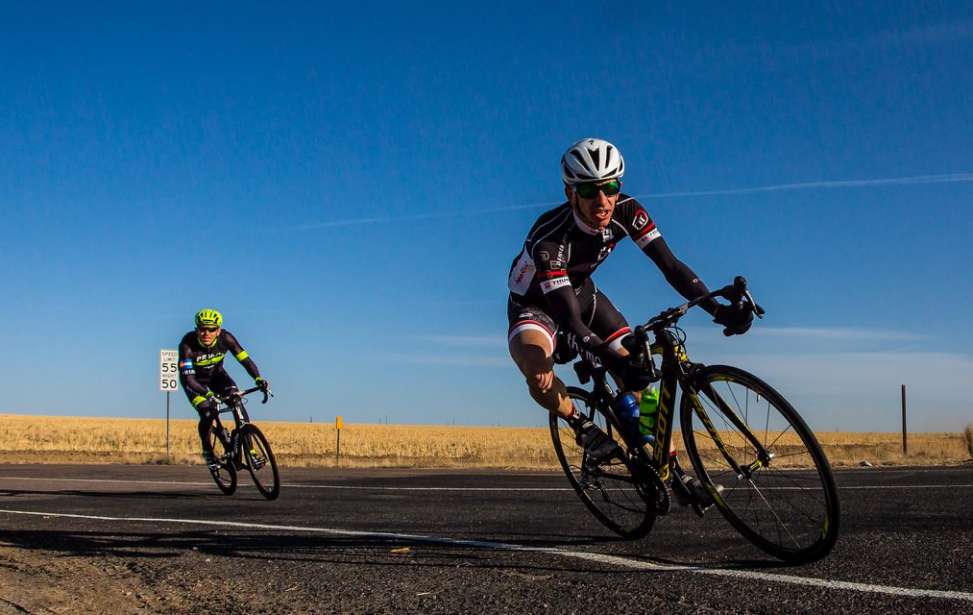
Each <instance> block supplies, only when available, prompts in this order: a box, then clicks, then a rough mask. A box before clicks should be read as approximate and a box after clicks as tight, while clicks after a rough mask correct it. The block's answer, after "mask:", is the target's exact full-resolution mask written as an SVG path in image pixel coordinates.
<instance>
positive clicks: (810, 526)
mask: <svg viewBox="0 0 973 615" xmlns="http://www.w3.org/2000/svg"><path fill="white" fill-rule="evenodd" d="M714 297H721V298H725V299H728V300H730V301H731V302H734V303H743V304H745V305H746V306H749V307H750V309H751V310H753V313H754V314H755V315H757V316H758V317H762V316H763V313H764V311H763V309H762V308H760V306H759V305H757V303H756V302H755V301H754V300H753V296H752V295H751V294H750V292H749V291H748V290H747V283H746V280H745V279H743V278H742V277H737V278H736V279H735V281H734V283H733V284H731V285H729V286H726V287H724V288H721V289H719V290H716V291H713V292H711V293H709V294H708V295H705V296H703V297H699V298H697V299H694V300H693V301H690V302H688V303H685V304H683V305H681V306H678V307H675V308H670V309H667V310H665V311H663V312H662V313H660V314H659V315H658V316H656V317H654V318H652V319H650V320H649V321H648V322H646V323H645V324H644V325H641V326H638V327H635V329H634V332H633V335H631V336H630V337H628V338H627V339H626V340H625V346H626V348H627V349H628V350H629V352H631V353H632V356H633V361H635V362H637V363H639V365H640V366H641V367H642V368H644V369H645V370H647V372H648V373H647V376H649V377H650V378H651V379H652V380H655V381H659V380H661V383H660V391H659V406H658V416H657V420H656V432H655V434H654V435H655V440H654V443H648V444H646V443H645V442H644V439H643V438H642V436H641V434H639V433H631V430H630V429H625V428H623V425H625V424H624V423H622V422H621V421H620V420H619V417H618V416H617V413H616V412H615V411H614V410H613V404H612V402H613V401H614V400H615V399H616V397H617V396H618V395H621V394H623V393H624V392H623V391H618V392H616V391H615V390H614V389H613V387H612V385H611V384H609V382H608V379H607V377H606V374H607V370H606V369H605V368H604V367H602V366H601V365H600V364H599V362H598V359H597V357H595V356H594V355H592V354H591V353H588V352H584V351H581V357H582V358H581V360H579V361H578V362H576V363H575V364H574V369H575V371H576V373H577V375H578V379H579V380H580V382H581V383H582V384H587V383H588V382H593V387H592V389H591V390H590V391H588V390H585V389H583V388H579V387H568V394H569V395H570V396H571V398H572V399H573V400H574V402H575V406H576V407H577V409H578V411H579V412H582V413H583V414H585V415H586V416H587V417H588V418H590V419H591V420H593V421H594V422H595V423H596V424H597V425H599V427H601V429H603V430H604V431H605V432H606V433H608V434H609V435H610V436H611V437H612V438H613V439H615V441H616V443H617V444H618V445H619V447H618V448H617V449H616V454H614V455H612V456H610V457H609V458H607V459H602V460H599V461H593V460H592V458H591V457H590V456H589V455H588V454H587V453H586V452H585V450H584V449H583V448H582V447H581V446H579V445H577V444H576V442H575V434H574V431H573V430H572V429H571V427H570V426H569V425H568V423H567V422H566V421H565V420H564V419H563V418H560V417H558V416H555V415H553V414H552V415H551V421H550V427H551V438H552V440H553V442H554V449H555V452H556V453H557V457H558V460H559V461H560V463H561V466H562V468H563V469H564V472H565V473H566V474H567V477H568V480H569V481H570V482H571V485H572V486H573V487H574V489H575V491H577V493H578V496H579V497H580V498H581V500H582V501H583V502H584V503H585V505H586V506H587V507H588V509H589V510H590V511H591V512H592V513H593V514H594V516H595V517H597V518H598V520H599V521H601V522H602V523H603V524H604V525H605V526H606V527H608V528H609V529H611V530H612V531H614V532H616V533H617V534H619V535H621V536H623V537H625V538H630V539H635V538H640V537H643V536H645V535H646V534H648V533H649V531H650V530H651V529H652V525H653V523H654V522H655V519H656V517H657V516H659V515H665V514H666V513H668V512H669V509H670V503H671V494H670V491H669V487H668V485H667V483H666V480H667V479H668V478H669V476H670V474H671V473H672V472H674V471H675V469H674V468H673V467H672V466H671V465H670V464H671V462H670V456H669V448H670V441H671V439H672V437H673V431H674V429H673V420H674V417H675V399H676V397H675V393H676V389H677V387H678V388H679V389H680V390H681V395H680V397H681V399H680V403H679V419H680V428H681V434H682V439H683V441H684V442H685V452H686V455H687V456H688V457H689V459H690V461H691V462H692V467H693V470H694V472H695V474H696V477H697V478H698V480H699V481H700V483H701V484H702V488H703V489H705V490H706V492H707V493H708V494H709V496H710V497H712V499H713V502H714V504H715V506H716V508H717V509H718V510H719V511H720V512H721V513H722V514H723V516H724V517H725V518H726V520H727V521H729V523H730V524H731V525H732V526H733V527H734V528H736V529H737V530H738V531H739V532H740V533H741V534H743V536H745V537H746V538H747V539H748V540H750V542H752V543H753V544H754V545H756V546H757V547H759V548H760V549H762V550H763V551H765V552H767V553H769V554H770V555H773V556H774V557H777V558H779V559H781V560H784V561H786V562H789V563H800V562H808V561H812V560H815V559H819V558H821V557H824V556H825V555H827V554H828V552H830V551H831V549H832V547H833V546H834V544H835V541H836V540H837V538H838V521H839V505H838V492H837V489H836V487H835V482H834V477H833V475H832V472H831V466H830V464H829V463H828V460H827V458H826V457H825V455H824V452H823V451H822V450H821V445H820V444H818V441H817V439H816V438H815V437H814V434H813V433H812V432H811V430H810V429H809V428H808V426H807V424H806V423H805V422H804V420H803V419H802V418H801V417H800V415H798V413H797V411H796V410H794V408H793V406H791V404H790V403H788V402H787V400H786V399H784V398H783V397H782V396H781V395H780V393H778V392H777V391H775V390H774V389H773V388H771V387H770V386H769V385H767V384H766V383H765V382H763V381H762V380H760V379H759V378H757V377H756V376H753V375H752V374H749V373H747V372H745V371H743V370H742V369H738V368H736V367H731V366H728V365H703V364H700V363H693V362H691V361H690V360H689V357H688V355H687V354H686V349H685V341H686V335H685V332H684V331H683V330H682V329H680V328H679V327H678V326H677V323H678V322H679V319H680V318H681V317H682V316H683V315H685V314H686V312H687V311H688V310H689V309H690V308H692V307H694V306H696V305H698V304H700V303H702V302H703V301H706V300H708V299H710V298H714ZM569 336H570V334H569ZM568 342H569V343H570V344H571V345H572V347H574V348H576V349H577V348H578V344H577V341H576V340H571V339H569V340H568ZM660 354H661V356H662V362H661V367H658V368H657V367H656V365H655V359H654V357H653V355H660ZM635 431H636V432H637V430H635ZM672 461H673V462H674V461H675V460H674V459H673V460H672ZM697 513H698V514H700V515H702V511H701V510H700V509H699V508H698V507H697Z"/></svg>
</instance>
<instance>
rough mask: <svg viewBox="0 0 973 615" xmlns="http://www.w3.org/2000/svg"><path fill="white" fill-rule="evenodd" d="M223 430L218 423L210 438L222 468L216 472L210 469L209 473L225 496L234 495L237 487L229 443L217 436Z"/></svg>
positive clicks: (214, 453)
mask: <svg viewBox="0 0 973 615" xmlns="http://www.w3.org/2000/svg"><path fill="white" fill-rule="evenodd" d="M222 429H223V426H222V425H221V424H220V423H219V422H217V423H216V424H215V425H214V426H213V428H212V429H211V430H210V436H209V437H210V443H211V444H212V447H213V455H214V456H215V457H216V460H217V461H218V462H219V464H220V466H219V468H217V469H215V470H213V469H210V470H209V473H210V476H212V477H213V482H215V483H216V486H217V487H219V489H220V491H222V492H223V493H224V495H233V492H235V491H236V485H237V475H236V468H235V467H234V463H233V460H232V459H230V455H229V454H228V452H227V443H226V442H224V441H223V439H222V438H220V437H219V436H218V435H217V430H222Z"/></svg>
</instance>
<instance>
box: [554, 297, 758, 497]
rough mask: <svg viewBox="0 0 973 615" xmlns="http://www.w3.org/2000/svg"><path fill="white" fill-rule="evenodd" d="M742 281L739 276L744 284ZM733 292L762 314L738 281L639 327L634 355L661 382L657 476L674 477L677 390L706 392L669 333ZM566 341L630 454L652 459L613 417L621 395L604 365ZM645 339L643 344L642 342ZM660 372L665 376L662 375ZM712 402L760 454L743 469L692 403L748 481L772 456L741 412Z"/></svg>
mask: <svg viewBox="0 0 973 615" xmlns="http://www.w3.org/2000/svg"><path fill="white" fill-rule="evenodd" d="M740 279H742V278H738V280H740ZM730 293H740V294H745V296H746V297H747V298H748V299H749V301H750V303H751V304H752V305H753V306H754V309H755V313H756V314H757V315H758V316H760V315H761V314H762V313H763V310H762V309H761V308H759V306H757V305H756V303H755V302H753V298H752V297H751V296H750V295H749V293H748V292H747V291H746V282H745V281H744V282H743V283H742V290H741V285H740V283H739V282H735V285H734V286H728V287H726V288H722V289H720V290H717V291H714V292H712V293H709V294H708V295H705V296H703V297H700V298H697V299H695V300H693V301H690V302H688V303H685V304H683V305H682V306H679V307H678V308H673V309H671V310H667V311H665V312H663V313H662V314H660V315H659V316H657V317H656V318H654V319H652V320H650V321H649V322H648V323H646V325H645V326H639V327H636V329H635V338H636V346H637V347H636V348H634V349H633V348H630V349H629V350H630V352H631V351H632V350H635V351H636V352H641V353H642V355H643V357H642V359H643V361H644V362H645V364H646V369H647V370H648V371H649V373H650V374H653V375H656V376H658V381H659V409H658V414H657V417H656V428H655V434H654V435H655V444H654V445H653V451H652V457H651V459H650V460H649V462H650V463H651V465H652V466H653V467H654V468H655V470H656V471H657V472H658V473H659V476H660V477H661V478H662V479H663V480H667V479H668V478H669V474H670V460H669V449H670V448H671V443H672V434H673V423H674V420H675V414H676V403H675V401H676V395H675V392H676V389H677V387H678V388H681V389H682V392H683V395H686V394H690V395H693V396H694V397H695V396H697V395H699V394H704V395H705V391H700V390H699V387H697V385H696V382H695V374H696V372H698V371H699V370H700V369H702V368H703V367H705V366H704V365H703V364H702V363H692V362H690V360H689V356H688V355H687V354H686V349H685V348H684V347H683V345H682V342H680V341H679V340H678V338H677V336H676V335H675V334H674V333H673V332H672V331H671V328H672V327H674V326H675V323H676V321H678V320H679V318H680V317H681V316H682V315H683V314H685V313H686V312H687V311H688V310H689V308H691V307H693V306H696V305H698V304H699V303H702V302H703V301H705V300H707V299H709V298H710V297H715V296H723V297H726V296H727V295H728V294H730ZM649 332H651V333H652V335H653V338H654V341H653V343H652V344H651V345H650V344H649V342H648V333H649ZM566 337H567V338H568V339H567V341H568V343H569V345H571V347H572V348H574V349H576V350H578V351H579V353H580V355H581V357H582V360H581V361H578V362H577V363H575V364H574V369H575V372H576V373H577V374H578V379H579V380H580V381H581V383H582V384H586V383H587V382H588V381H589V379H594V382H595V386H594V390H593V393H594V395H595V397H596V399H595V403H596V405H597V406H598V408H599V410H600V411H601V412H602V413H603V414H605V415H606V416H608V417H609V422H610V423H614V424H615V425H616V426H618V427H619V429H618V432H619V434H620V435H621V437H622V440H623V441H624V442H625V444H626V446H627V447H628V449H629V450H636V451H638V455H639V456H640V457H642V458H643V459H648V455H647V454H646V452H645V448H644V447H643V446H642V443H641V442H640V441H639V442H633V441H632V438H631V437H630V434H628V433H626V430H624V429H621V425H622V424H623V423H622V422H621V421H620V419H619V417H618V416H617V415H616V414H615V411H614V408H613V404H612V402H613V401H614V400H615V399H616V398H617V397H618V393H617V392H616V391H615V390H614V388H613V387H612V386H611V384H609V382H608V379H607V377H606V374H607V373H608V370H607V369H606V368H604V367H603V366H601V365H600V364H599V362H598V359H597V357H596V356H595V355H593V354H592V353H590V352H588V351H586V350H584V349H582V348H581V346H580V344H578V341H577V339H576V338H575V337H574V335H573V334H572V333H570V332H566ZM640 340H641V341H640ZM656 354H660V355H662V366H661V370H660V369H657V368H656V367H655V363H654V360H653V358H652V357H653V355H656ZM660 372H661V373H660ZM707 397H708V398H709V399H711V400H714V403H716V404H717V406H718V407H719V409H720V411H721V412H722V413H723V414H724V416H726V418H727V419H728V420H729V421H730V422H731V423H732V424H733V426H734V427H736V428H737V429H738V430H740V432H741V433H743V434H745V435H746V438H747V441H748V442H749V443H750V444H751V445H752V446H753V447H754V450H755V451H756V452H757V455H756V457H757V459H756V461H754V462H753V463H752V464H751V465H749V466H747V467H746V468H741V467H740V466H739V465H738V464H737V463H736V461H735V460H734V458H733V456H732V455H730V453H729V452H728V451H727V448H726V445H725V444H724V442H723V439H722V438H721V437H720V435H719V432H718V431H717V429H716V427H715V426H714V425H713V422H712V420H711V419H710V417H709V414H708V413H707V412H706V409H705V408H703V406H702V404H700V403H699V402H698V401H694V406H695V408H694V409H695V411H696V414H697V415H698V416H699V418H700V420H701V421H702V422H703V425H704V426H705V427H706V430H707V431H708V432H709V434H710V437H711V438H712V439H713V442H714V443H715V444H716V446H717V448H718V449H719V450H720V454H721V455H723V457H724V458H725V459H726V461H727V463H728V464H730V466H731V467H732V468H733V470H734V471H735V472H736V473H737V475H739V476H742V477H749V476H750V475H751V474H752V473H753V472H754V471H756V470H757V469H759V468H760V467H766V466H767V465H768V464H769V463H770V459H771V457H772V456H771V455H770V454H769V453H768V452H767V450H766V448H765V447H764V446H763V444H761V442H760V441H759V440H758V439H757V437H756V436H755V435H754V434H753V432H751V431H750V428H749V427H748V426H747V424H746V423H745V422H744V421H743V420H742V419H741V418H740V417H739V416H738V415H737V413H736V412H735V411H734V410H733V409H732V408H730V407H729V406H728V405H727V404H726V402H724V401H723V399H722V397H720V396H719V395H707Z"/></svg>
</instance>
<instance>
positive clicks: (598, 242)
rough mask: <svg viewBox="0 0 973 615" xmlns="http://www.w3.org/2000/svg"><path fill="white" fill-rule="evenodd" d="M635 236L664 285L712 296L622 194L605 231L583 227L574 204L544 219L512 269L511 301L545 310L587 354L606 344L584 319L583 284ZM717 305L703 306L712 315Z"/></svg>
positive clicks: (534, 228)
mask: <svg viewBox="0 0 973 615" xmlns="http://www.w3.org/2000/svg"><path fill="white" fill-rule="evenodd" d="M625 237H631V238H632V240H633V241H634V242H635V244H636V245H637V246H638V247H639V248H641V249H642V251H643V252H644V253H645V254H646V255H647V256H648V257H649V258H651V259H652V261H653V262H654V263H655V264H656V266H657V267H659V269H660V270H661V271H662V272H663V274H664V275H665V277H666V280H667V281H668V282H669V283H670V284H671V285H672V286H673V287H674V288H675V289H676V290H677V291H678V292H679V293H680V294H681V295H682V296H683V297H685V298H687V299H695V298H696V297H699V296H700V295H704V294H706V293H707V292H709V291H708V290H707V288H706V285H705V284H703V282H702V281H701V280H700V279H699V278H698V277H697V276H696V274H695V273H693V271H692V270H691V269H690V268H689V267H687V266H686V265H685V264H684V263H683V262H682V261H680V260H679V259H677V258H676V257H675V256H673V254H672V252H671V251H670V250H669V247H668V245H666V242H665V240H664V239H663V238H662V234H661V233H660V232H659V229H658V228H656V225H655V222H653V221H652V218H650V217H649V214H648V213H647V212H646V211H645V209H644V208H643V207H642V205H641V204H640V203H639V202H638V201H637V200H635V199H634V198H633V197H630V196H628V195H625V194H620V195H619V197H618V201H617V203H616V204H615V210H614V211H613V213H612V219H611V222H610V223H609V224H608V226H607V227H606V228H604V229H595V228H592V227H591V226H589V225H588V224H585V222H584V221H583V220H581V219H580V218H579V217H578V215H577V213H576V212H575V211H574V209H573V208H572V206H571V204H570V203H564V204H563V205H561V206H559V207H556V208H554V209H552V210H550V211H548V212H545V213H543V214H541V216H540V217H539V218H538V219H537V221H536V222H535V223H534V225H533V226H532V227H531V229H530V232H529V233H528V234H527V239H526V241H524V247H523V249H522V250H521V252H520V254H519V255H518V256H517V258H515V259H514V262H513V264H512V265H511V267H510V276H509V278H508V281H507V285H508V287H509V288H510V299H511V300H512V301H514V302H515V303H517V304H519V305H525V306H526V305H534V306H538V307H541V308H546V309H547V311H549V312H550V314H551V316H552V318H553V320H554V321H555V322H556V323H558V324H559V325H562V326H565V327H567V328H568V329H569V330H570V331H571V332H572V333H574V334H575V335H576V336H577V338H578V340H579V341H580V342H581V343H582V345H584V346H585V347H587V348H589V349H595V348H596V347H598V346H601V345H602V343H603V342H604V340H603V339H602V338H601V337H600V336H599V335H597V334H596V333H595V332H594V331H592V329H591V328H589V326H588V325H587V324H586V323H585V321H584V320H583V319H582V310H581V306H582V304H584V303H587V302H588V301H589V298H588V297H586V296H580V295H582V294H584V293H588V292H593V290H586V289H593V288H594V287H593V285H589V284H585V282H586V281H587V280H588V279H589V277H590V276H591V274H592V273H594V271H595V269H597V268H598V265H600V264H601V262H602V261H603V260H605V258H606V257H607V256H608V255H609V254H611V251H612V250H614V249H615V246H616V245H617V244H618V242H619V241H621V240H622V239H624V238H625ZM716 306H717V303H716V302H715V301H711V302H707V303H705V304H704V305H703V306H702V307H703V308H704V309H706V310H707V311H708V312H710V313H713V312H714V311H715V309H716Z"/></svg>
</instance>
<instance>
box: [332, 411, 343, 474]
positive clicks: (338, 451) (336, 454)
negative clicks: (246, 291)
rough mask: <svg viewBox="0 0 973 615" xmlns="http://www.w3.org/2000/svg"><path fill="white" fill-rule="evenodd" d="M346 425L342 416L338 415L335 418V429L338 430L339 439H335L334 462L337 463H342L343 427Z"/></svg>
mask: <svg viewBox="0 0 973 615" xmlns="http://www.w3.org/2000/svg"><path fill="white" fill-rule="evenodd" d="M344 426H345V421H344V419H342V418H341V417H340V416H339V417H336V418H335V420H334V427H335V431H336V432H337V436H336V437H337V440H336V441H335V447H334V462H335V464H338V463H341V428H342V427H344Z"/></svg>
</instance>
